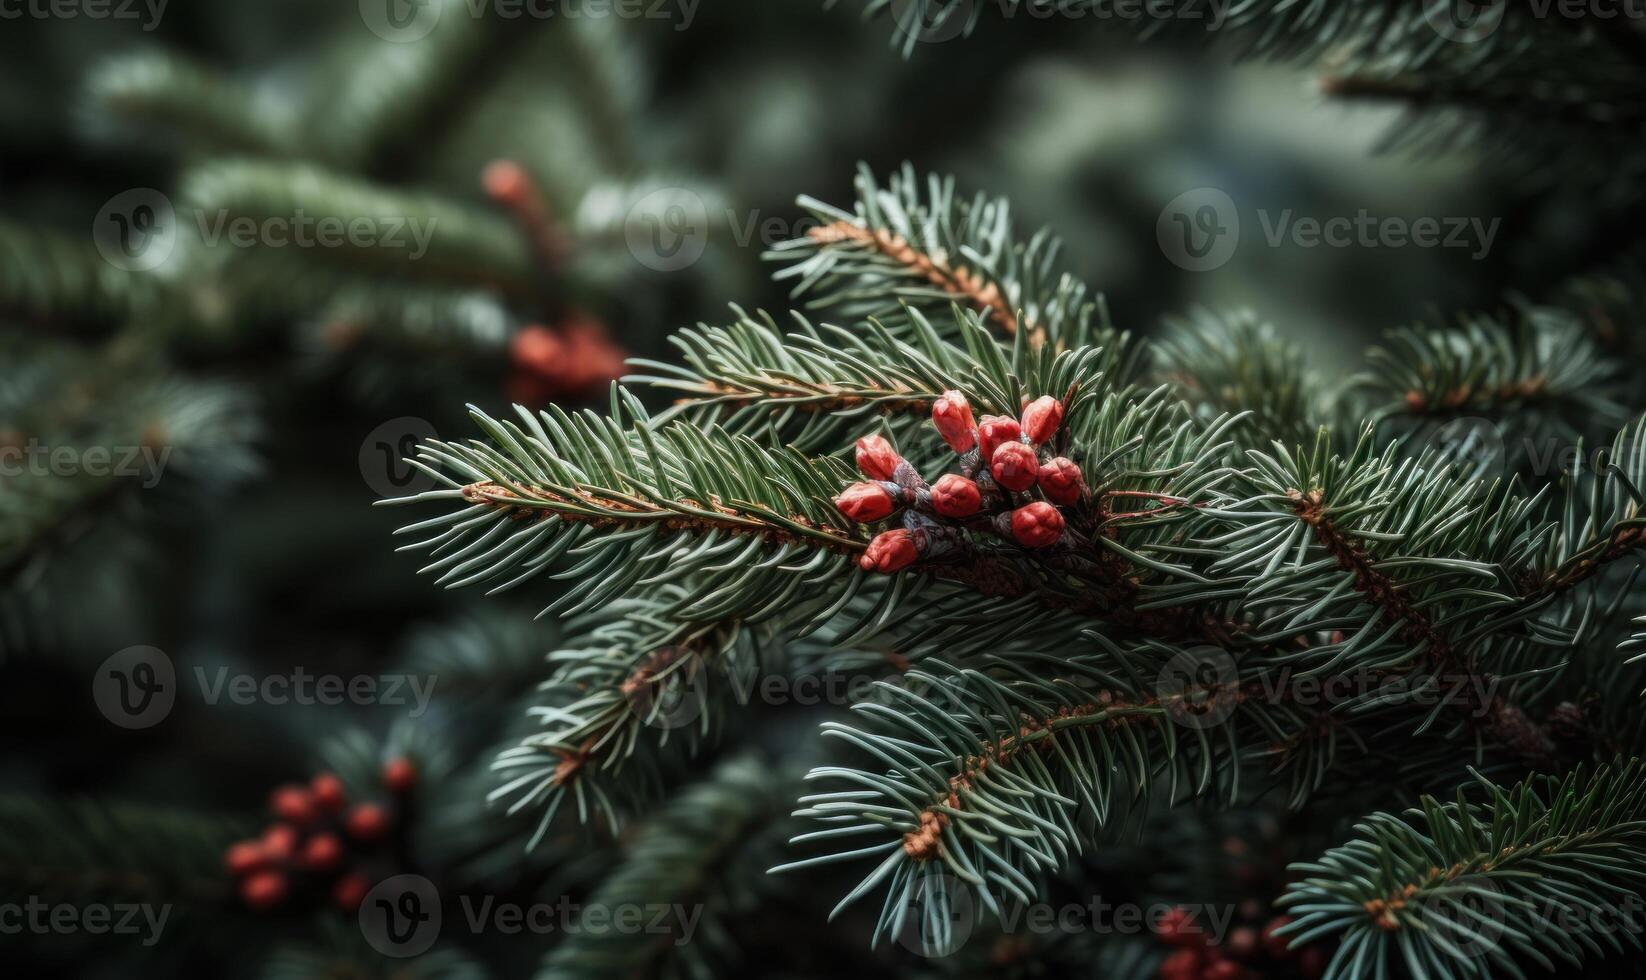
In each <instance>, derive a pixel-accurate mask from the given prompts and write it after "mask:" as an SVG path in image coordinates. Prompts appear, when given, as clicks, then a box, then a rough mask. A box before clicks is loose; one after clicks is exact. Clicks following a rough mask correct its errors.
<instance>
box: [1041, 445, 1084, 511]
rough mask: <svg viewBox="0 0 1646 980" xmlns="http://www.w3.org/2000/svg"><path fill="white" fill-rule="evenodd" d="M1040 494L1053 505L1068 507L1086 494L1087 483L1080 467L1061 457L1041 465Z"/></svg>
mask: <svg viewBox="0 0 1646 980" xmlns="http://www.w3.org/2000/svg"><path fill="white" fill-rule="evenodd" d="M1040 492H1041V493H1044V494H1045V495H1046V499H1048V500H1050V501H1051V502H1052V503H1054V504H1063V505H1065V506H1067V505H1068V504H1072V503H1076V502H1077V501H1079V500H1080V496H1081V494H1083V493H1085V492H1086V481H1085V479H1084V478H1083V477H1082V476H1081V475H1080V467H1078V466H1076V465H1075V464H1074V463H1073V462H1072V461H1070V460H1067V459H1064V458H1063V457H1062V456H1059V457H1057V458H1056V459H1052V460H1048V461H1046V462H1045V463H1044V464H1042V465H1041V467H1040Z"/></svg>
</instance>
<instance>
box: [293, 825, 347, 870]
mask: <svg viewBox="0 0 1646 980" xmlns="http://www.w3.org/2000/svg"><path fill="white" fill-rule="evenodd" d="M342 863H343V842H342V841H340V840H338V839H337V835H336V834H315V835H314V836H313V837H310V838H309V839H308V840H307V841H306V842H304V844H303V858H302V864H303V867H304V868H306V869H307V870H309V871H321V872H324V871H331V870H333V869H334V868H336V867H337V866H338V865H340V864H342Z"/></svg>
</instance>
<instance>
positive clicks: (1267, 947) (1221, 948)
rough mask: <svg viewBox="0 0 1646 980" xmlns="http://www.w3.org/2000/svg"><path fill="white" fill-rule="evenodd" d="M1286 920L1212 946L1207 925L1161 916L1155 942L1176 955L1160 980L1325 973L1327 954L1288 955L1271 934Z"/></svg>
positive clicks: (1308, 977)
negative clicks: (1158, 941) (1164, 945)
mask: <svg viewBox="0 0 1646 980" xmlns="http://www.w3.org/2000/svg"><path fill="white" fill-rule="evenodd" d="M1291 921H1292V919H1291V916H1287V915H1281V916H1276V917H1275V918H1273V919H1270V920H1269V922H1268V924H1267V925H1265V926H1263V928H1262V930H1261V931H1259V930H1258V929H1257V928H1256V927H1255V926H1254V925H1239V926H1236V927H1235V928H1233V929H1231V930H1229V934H1228V935H1227V936H1224V937H1223V941H1222V942H1215V941H1214V940H1213V937H1212V935H1211V933H1210V931H1209V929H1208V926H1207V923H1205V922H1204V921H1197V919H1196V917H1195V915H1194V914H1193V913H1191V912H1190V911H1189V910H1188V909H1183V908H1177V909H1173V910H1172V911H1170V912H1168V913H1166V915H1165V916H1164V917H1163V918H1162V919H1161V922H1160V939H1161V941H1162V942H1164V943H1165V944H1166V945H1168V946H1172V947H1175V951H1174V952H1173V953H1172V954H1171V955H1170V956H1168V957H1166V961H1165V962H1164V963H1162V964H1160V978H1161V980H1259V978H1263V977H1280V976H1301V977H1303V978H1304V980H1314V978H1316V977H1319V976H1321V975H1323V974H1324V973H1325V972H1326V963H1327V958H1328V956H1327V952H1326V950H1325V949H1323V948H1321V947H1319V946H1305V947H1303V948H1302V949H1288V948H1287V945H1286V943H1287V938H1286V937H1285V936H1279V935H1276V934H1275V933H1276V932H1277V931H1278V930H1279V929H1280V928H1281V927H1282V926H1285V925H1286V924H1287V923H1289V922H1291Z"/></svg>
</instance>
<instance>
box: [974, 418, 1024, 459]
mask: <svg viewBox="0 0 1646 980" xmlns="http://www.w3.org/2000/svg"><path fill="white" fill-rule="evenodd" d="M1022 436H1023V431H1022V430H1021V429H1019V428H1018V427H1017V419H1014V418H1007V417H1006V416H1004V415H987V416H984V418H983V421H982V422H981V423H979V424H978V426H977V455H978V458H980V459H981V460H983V462H984V464H985V465H986V464H988V463H989V462H990V461H992V460H993V459H994V451H995V450H996V449H998V448H1000V447H1001V446H1003V445H1006V444H1007V443H1011V442H1017V441H1018V440H1019V439H1021V438H1022Z"/></svg>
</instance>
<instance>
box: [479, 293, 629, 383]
mask: <svg viewBox="0 0 1646 980" xmlns="http://www.w3.org/2000/svg"><path fill="white" fill-rule="evenodd" d="M627 357H628V352H627V351H625V350H623V348H621V347H619V346H618V345H617V344H616V342H614V341H613V340H612V339H611V335H610V334H608V333H607V331H606V327H605V325H604V324H602V323H601V322H600V321H599V320H597V319H595V318H594V317H592V316H589V315H588V314H584V313H572V314H569V315H567V316H566V317H564V318H562V319H561V321H560V323H559V324H558V326H557V327H556V328H555V329H550V328H549V327H545V326H542V325H541V324H532V325H530V326H526V327H522V328H520V332H519V333H517V334H515V335H514V340H512V341H511V342H510V344H509V363H510V372H509V380H508V394H509V397H510V398H511V399H513V400H514V401H517V402H519V403H521V404H522V405H544V404H547V403H549V402H551V401H553V400H555V399H556V398H581V397H585V396H589V395H594V394H598V393H599V392H600V391H601V390H603V389H604V388H605V387H606V385H607V384H609V383H610V382H611V381H612V380H613V379H615V378H618V377H621V376H622V374H623V362H624V360H625V359H626V358H627Z"/></svg>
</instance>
